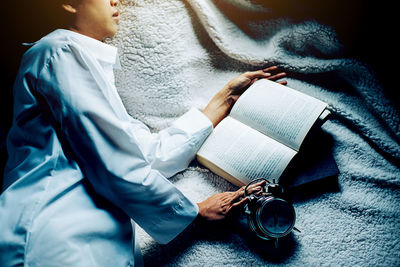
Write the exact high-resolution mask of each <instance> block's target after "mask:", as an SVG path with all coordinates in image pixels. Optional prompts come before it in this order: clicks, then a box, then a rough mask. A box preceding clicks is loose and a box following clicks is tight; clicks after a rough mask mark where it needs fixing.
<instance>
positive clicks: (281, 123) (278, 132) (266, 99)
mask: <svg viewBox="0 0 400 267" xmlns="http://www.w3.org/2000/svg"><path fill="white" fill-rule="evenodd" d="M326 107H327V104H326V103H324V102H322V101H320V100H318V99H316V98H314V97H311V96H308V95H305V94H303V93H301V92H298V91H296V90H294V89H291V88H289V87H287V86H284V85H281V84H278V83H276V82H272V81H269V80H266V79H262V80H259V81H257V82H256V83H254V84H253V85H252V86H251V87H250V88H249V89H247V90H246V92H244V93H243V95H242V96H241V97H240V98H239V100H238V101H237V102H236V103H235V105H234V106H233V108H232V110H231V113H230V116H232V117H234V118H235V119H237V120H239V121H241V122H243V123H244V124H247V125H249V126H250V127H252V128H254V129H256V130H258V131H260V132H261V133H263V134H265V135H268V136H270V137H272V138H273V139H275V140H277V141H279V142H281V143H284V144H285V145H287V146H289V147H291V148H293V149H295V150H296V151H298V150H299V148H300V145H301V143H302V142H303V140H304V138H305V136H306V135H307V133H308V132H309V130H310V129H311V127H312V125H313V124H314V123H315V121H316V120H317V119H318V117H319V116H320V115H321V113H322V112H323V111H324V109H325V108H326Z"/></svg>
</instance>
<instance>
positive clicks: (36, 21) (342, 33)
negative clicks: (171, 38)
mask: <svg viewBox="0 0 400 267" xmlns="http://www.w3.org/2000/svg"><path fill="white" fill-rule="evenodd" d="M56 1H57V0H51V1H50V2H49V1H46V0H43V1H38V0H29V1H28V0H19V1H5V3H2V7H1V9H0V26H1V29H2V31H3V32H2V34H1V36H2V37H1V42H0V49H1V50H0V51H1V53H0V54H1V65H0V75H1V76H0V79H1V81H0V85H1V93H0V105H1V111H2V112H1V116H0V186H1V180H2V173H3V168H4V163H5V161H6V159H7V152H6V148H5V138H6V134H7V131H8V129H9V127H10V126H11V121H12V85H13V82H14V79H15V75H16V72H17V69H18V66H19V62H20V59H21V56H22V54H23V53H24V51H25V50H26V47H23V46H22V45H21V43H22V42H33V41H36V40H38V39H40V37H42V36H43V35H44V34H46V33H47V32H49V31H51V30H52V29H54V27H55V24H56V23H55V21H56V20H57V17H58V16H59V14H57V12H55V11H54V10H55V9H54V6H52V5H54V3H55V2H56ZM254 1H256V2H262V3H263V4H264V5H267V4H270V5H271V7H272V8H274V9H276V10H277V13H279V14H282V15H289V16H292V17H295V18H300V19H303V18H307V17H311V18H314V19H316V20H317V21H319V22H321V23H324V24H327V25H330V26H332V27H333V28H334V29H335V30H336V31H337V33H338V37H339V40H340V41H341V42H342V43H343V45H344V46H345V48H346V50H345V54H344V56H345V57H349V58H356V59H359V60H361V61H363V62H364V63H366V64H368V65H369V66H370V67H371V69H372V70H373V71H374V72H375V74H376V77H377V78H378V80H379V81H380V82H381V84H382V86H383V89H384V91H385V92H386V94H388V95H389V97H392V98H393V97H394V95H395V90H394V88H395V87H394V86H393V80H394V79H393V77H396V74H397V73H395V69H397V64H396V63H397V62H396V60H397V54H398V52H396V51H397V50H396V49H395V48H394V46H395V43H396V42H395V41H394V39H397V38H396V35H397V34H398V32H399V30H398V28H397V24H395V23H394V21H395V16H394V13H395V12H396V11H395V10H396V9H395V6H394V5H395V2H394V3H389V1H366V0H353V1H352V0H338V1H332V0H318V1H317V0H303V1H298V0H297V1H296V3H297V5H298V4H299V3H301V4H302V5H303V6H304V7H306V8H304V9H298V8H297V9H291V8H290V7H289V6H290V2H291V1H290V0H286V1H284V0H281V1H277V0H275V1H274V0H269V2H267V0H254ZM292 1H294V0H292ZM307 7H309V8H307ZM395 56H396V59H395Z"/></svg>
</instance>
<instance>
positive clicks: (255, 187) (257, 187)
mask: <svg viewBox="0 0 400 267" xmlns="http://www.w3.org/2000/svg"><path fill="white" fill-rule="evenodd" d="M265 184H266V181H265V180H262V181H260V182H257V183H254V184H251V185H249V187H248V188H247V191H246V194H253V193H256V194H258V193H262V189H263V188H264V186H265Z"/></svg>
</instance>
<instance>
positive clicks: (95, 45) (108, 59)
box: [56, 29, 121, 69]
mask: <svg viewBox="0 0 400 267" xmlns="http://www.w3.org/2000/svg"><path fill="white" fill-rule="evenodd" d="M56 31H59V32H62V34H65V33H67V34H68V35H69V36H71V37H72V38H74V39H77V40H78V41H79V42H80V43H82V44H83V45H84V46H85V47H86V48H87V49H88V50H89V51H90V53H91V54H92V55H93V56H94V57H95V58H96V59H97V60H99V61H102V62H105V63H109V64H111V65H113V67H114V68H116V69H118V68H121V65H120V61H119V57H118V48H116V47H115V46H112V45H109V44H106V43H103V42H100V41H98V40H96V39H94V38H91V37H89V36H86V35H83V34H80V33H77V32H74V31H70V30H66V29H58V30H56Z"/></svg>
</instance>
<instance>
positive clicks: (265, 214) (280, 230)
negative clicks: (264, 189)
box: [256, 198, 295, 238]
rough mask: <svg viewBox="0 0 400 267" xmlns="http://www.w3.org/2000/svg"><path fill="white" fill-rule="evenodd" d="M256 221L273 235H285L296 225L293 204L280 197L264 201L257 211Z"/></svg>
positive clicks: (266, 231)
mask: <svg viewBox="0 0 400 267" xmlns="http://www.w3.org/2000/svg"><path fill="white" fill-rule="evenodd" d="M256 221H257V224H258V226H259V228H260V229H261V230H262V231H263V232H265V233H267V234H268V235H270V236H271V237H276V238H278V237H282V236H285V235H286V234H288V233H289V232H290V231H291V230H292V228H293V226H294V222H295V213H294V209H293V206H292V205H290V204H289V203H288V202H286V201H285V200H283V199H280V198H273V199H270V200H267V201H264V202H263V203H262V205H261V207H260V208H259V209H258V211H257V218H256Z"/></svg>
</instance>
